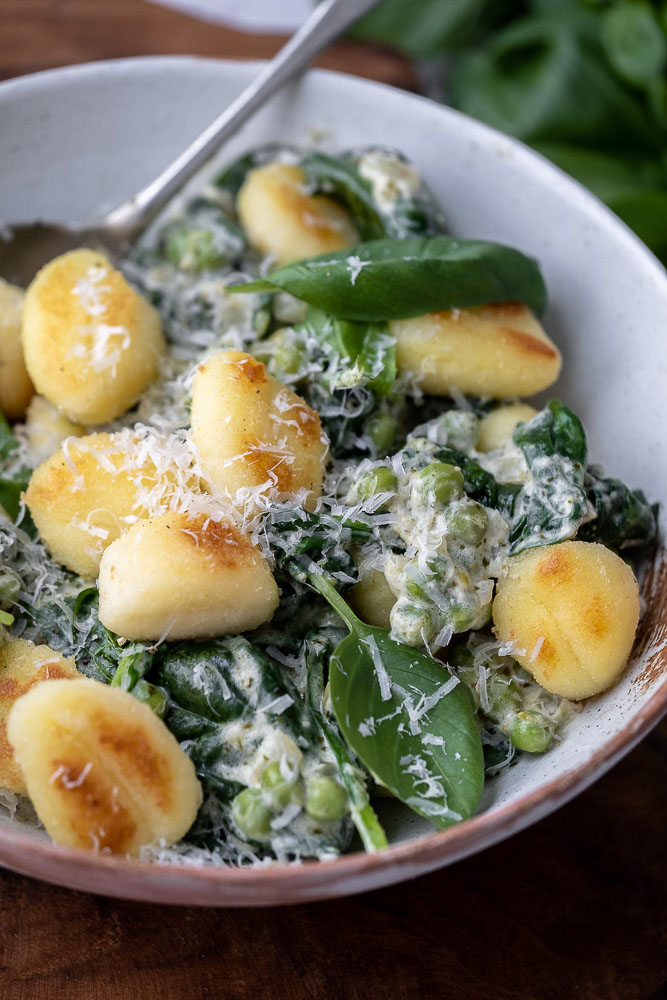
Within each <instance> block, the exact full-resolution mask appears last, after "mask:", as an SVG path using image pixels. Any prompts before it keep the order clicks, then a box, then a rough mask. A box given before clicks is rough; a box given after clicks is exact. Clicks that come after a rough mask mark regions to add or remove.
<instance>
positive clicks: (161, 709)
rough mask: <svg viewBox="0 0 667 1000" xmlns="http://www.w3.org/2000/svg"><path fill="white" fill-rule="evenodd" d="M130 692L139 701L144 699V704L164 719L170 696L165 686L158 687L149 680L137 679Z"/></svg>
mask: <svg viewBox="0 0 667 1000" xmlns="http://www.w3.org/2000/svg"><path fill="white" fill-rule="evenodd" d="M130 694H132V695H134V697H135V698H136V699H137V700H138V701H143V702H144V704H146V705H148V707H149V708H151V709H152V710H153V711H154V712H155V714H156V715H157V717H158V718H159V719H163V718H164V717H165V715H166V714H167V708H168V707H169V698H168V696H167V692H166V691H164V690H163V688H160V687H156V686H155V684H149V683H148V681H145V680H143V679H142V680H139V681H137V683H136V684H135V685H134V687H133V688H132V690H131V691H130Z"/></svg>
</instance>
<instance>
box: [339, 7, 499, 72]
mask: <svg viewBox="0 0 667 1000" xmlns="http://www.w3.org/2000/svg"><path fill="white" fill-rule="evenodd" d="M498 6H499V0H448V2H447V3H443V2H442V0H420V2H419V6H418V7H415V2H414V0H384V3H381V4H380V5H379V6H378V7H376V8H375V9H374V10H372V11H371V12H370V13H369V14H366V16H365V17H363V18H362V19H361V20H360V21H359V22H358V23H357V24H355V25H354V27H353V28H352V29H351V31H350V34H352V35H354V36H356V37H357V38H370V39H372V40H373V41H380V42H382V43H383V44H385V45H391V46H393V47H395V48H398V49H400V50H401V51H403V52H408V53H410V55H413V56H419V57H422V58H423V57H426V58H428V57H431V56H438V55H441V54H442V53H443V52H447V51H451V50H452V49H454V48H455V47H456V46H458V45H460V44H461V42H462V41H463V40H466V39H468V38H469V36H470V35H471V34H472V33H473V31H474V29H475V27H476V26H477V24H478V22H479V20H480V19H481V18H482V16H483V15H487V16H489V14H488V13H487V12H490V13H492V12H493V8H494V7H498ZM500 6H503V7H504V6H505V4H500Z"/></svg>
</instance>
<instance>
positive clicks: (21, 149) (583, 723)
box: [0, 57, 667, 906]
mask: <svg viewBox="0 0 667 1000" xmlns="http://www.w3.org/2000/svg"><path fill="white" fill-rule="evenodd" d="M256 69H257V67H256V66H253V65H252V64H247V63H246V64H242V63H229V62H216V61H209V60H198V59H190V58H181V57H175V58H174V57H166V58H162V57H158V58H149V59H133V60H121V61H114V62H107V63H96V64H93V65H87V66H79V67H73V68H69V69H64V70H55V71H50V72H46V73H40V74H37V75H35V76H32V77H24V78H22V79H19V80H15V81H10V82H9V83H4V84H2V85H0V135H1V136H2V138H3V153H2V159H1V161H0V223H2V222H8V221H21V220H25V221H28V220H32V219H35V218H43V219H47V220H68V221H74V220H77V221H89V220H90V219H93V218H95V217H96V216H97V215H98V214H99V213H101V212H102V211H104V210H106V209H108V208H111V207H114V206H115V205H116V204H117V203H118V202H120V201H121V200H122V199H124V198H125V197H127V196H129V195H131V194H132V193H133V192H134V191H135V190H137V189H138V188H139V187H140V186H141V185H143V184H144V183H145V182H146V181H148V180H150V179H151V178H152V177H153V176H154V175H155V174H156V173H157V172H158V170H159V169H160V168H161V167H162V166H163V165H164V164H165V163H166V162H167V161H168V160H169V159H170V158H171V157H173V156H174V155H175V154H176V153H178V152H180V150H181V149H182V148H183V146H184V145H185V144H186V143H187V142H188V141H189V139H190V138H192V137H193V136H194V135H195V134H196V133H197V132H198V131H199V130H200V129H201V128H202V127H203V126H204V125H206V124H207V123H208V122H209V121H210V120H211V119H212V118H213V117H214V115H215V114H216V113H217V112H218V111H219V110H220V108H221V107H222V106H224V105H225V104H226V103H227V102H228V101H229V100H230V99H231V98H232V97H233V96H235V95H236V94H237V93H238V92H239V91H240V90H241V89H242V87H243V86H244V84H245V83H246V82H247V81H248V80H249V79H250V77H251V76H252V74H253V73H255V72H256ZM315 137H317V138H318V139H319V141H321V142H322V143H323V144H324V146H325V147H328V148H333V149H335V148H344V147H354V146H366V145H369V144H384V145H389V146H394V147H397V148H399V149H401V150H403V152H405V153H406V154H407V155H408V156H409V157H410V158H411V159H412V160H413V161H414V162H415V163H416V164H417V165H418V167H419V168H420V170H421V172H422V173H423V175H424V177H425V179H426V181H427V182H428V184H429V185H430V187H431V188H432V189H433V191H434V192H435V194H436V196H437V197H438V199H439V201H440V202H441V204H442V205H443V207H444V209H445V212H446V215H447V219H448V222H449V226H450V229H451V231H452V232H454V233H458V234H460V235H465V236H470V237H477V238H480V239H491V240H497V241H500V242H506V243H509V244H512V245H514V246H517V247H519V248H520V249H522V250H523V251H525V252H528V253H530V254H532V255H534V256H535V257H537V258H538V259H539V260H540V262H541V264H542V268H543V271H544V274H545V277H546V280H547V285H548V287H549V291H550V298H551V306H550V309H549V312H548V314H547V317H546V326H547V328H548V329H549V332H550V333H551V335H552V336H553V337H554V339H555V340H556V341H557V343H558V344H559V345H560V346H561V348H562V350H563V354H564V358H565V365H564V373H563V377H562V379H561V383H562V384H559V385H558V387H557V390H556V391H557V392H558V393H559V394H560V395H561V397H562V398H564V399H565V400H566V401H568V402H569V403H571V404H572V406H573V407H574V409H575V410H576V411H577V412H578V413H579V414H580V415H581V416H582V418H583V420H584V422H585V424H586V427H587V429H588V432H589V442H590V450H591V454H592V455H593V456H594V457H595V459H596V460H597V461H600V462H601V463H603V464H606V466H607V468H608V469H609V471H610V472H613V474H615V475H618V476H620V477H622V478H624V479H625V480H626V481H628V482H629V483H631V484H632V485H633V486H641V487H643V488H644V489H645V491H646V492H647V494H648V495H649V496H650V497H651V499H652V500H662V501H664V500H665V499H666V498H667V461H666V454H665V452H666V445H665V434H664V426H665V409H666V407H665V395H666V393H665V388H666V386H667V383H666V381H665V376H666V373H667V338H666V337H665V330H666V329H667V277H666V275H665V272H664V270H663V268H662V267H661V266H660V264H659V263H658V262H657V261H656V260H655V259H654V258H653V257H652V256H651V254H650V253H649V252H648V251H647V250H646V249H645V247H644V246H643V245H642V244H641V243H640V242H639V241H638V240H637V239H636V238H635V237H634V236H633V235H632V233H631V232H630V231H629V230H628V229H627V228H626V227H625V226H624V225H623V224H622V223H621V222H619V221H618V220H617V219H616V218H615V217H614V216H613V215H612V214H611V213H610V212H609V211H607V209H605V208H604V206H602V205H601V204H600V203H599V202H598V201H596V200H595V199H594V198H593V197H592V196H591V195H590V194H588V193H587V192H586V191H584V190H583V189H582V188H581V187H579V185H577V184H576V183H575V182H574V181H571V180H570V179H568V178H567V177H566V176H565V175H564V174H562V173H560V172H559V171H558V170H557V169H556V168H554V167H552V166H551V165H550V164H548V163H547V162H546V161H545V160H543V159H542V158H541V157H539V156H537V155H536V154H534V153H532V152H531V151H529V150H527V149H526V148H525V147H523V146H522V145H521V144H519V143H517V142H514V141H513V140H511V139H508V138H506V137H504V136H502V135H500V134H499V133H497V132H494V131H493V130H492V129H489V128H486V127H485V126H483V125H480V124H478V123H476V122H474V121H471V120H470V119H468V118H466V117H464V116H462V115H460V114H457V113H456V112H453V111H451V110H448V109H446V108H443V107H440V106H439V105H436V104H433V103H431V102H429V101H426V100H423V99H420V98H417V97H413V96H411V95H409V94H406V93H403V92H400V91H397V90H393V89H392V88H390V87H386V86H382V85H380V84H374V83H368V82H366V81H362V80H357V79H354V78H352V77H347V76H343V75H339V74H335V73H325V72H312V73H310V74H308V76H307V77H305V78H304V79H303V80H301V81H300V82H298V83H296V84H294V85H293V86H291V87H289V88H288V89H286V90H284V91H283V92H282V93H280V94H279V95H278V96H277V97H276V98H275V99H274V100H273V102H272V103H271V104H270V105H269V106H268V107H266V108H265V109H264V110H263V111H262V112H261V113H260V114H259V115H257V117H256V118H255V119H254V120H253V121H252V122H251V123H250V124H249V125H248V126H247V127H246V128H245V129H244V130H243V131H242V132H241V133H240V134H239V136H238V137H237V138H236V139H234V140H233V141H232V142H230V143H229V144H228V145H227V147H226V149H225V152H224V156H223V157H222V159H231V158H232V157H234V156H235V155H237V154H238V153H240V152H242V151H245V150H246V149H248V148H251V147H252V146H255V145H259V144H261V143H264V142H267V141H271V140H280V141H284V142H294V143H310V142H312V141H313V140H314V138H315ZM642 587H643V592H644V595H645V598H646V601H647V605H648V611H647V614H646V616H645V617H644V620H643V622H642V625H641V628H640V635H639V638H638V642H637V646H636V651H635V654H634V655H633V659H632V661H631V664H630V666H629V668H628V670H627V671H626V673H625V675H624V677H623V679H622V680H621V682H620V684H619V685H617V687H615V688H614V690H613V691H611V692H609V693H607V694H606V695H603V696H601V697H598V698H594V699H591V700H590V701H589V702H587V703H586V706H585V708H584V709H583V711H582V712H581V713H580V714H579V715H578V716H577V717H576V718H575V719H574V721H573V722H572V723H571V724H570V726H569V728H568V732H567V738H566V739H565V740H564V741H563V742H562V743H560V744H559V745H558V746H556V747H555V748H554V749H552V750H551V751H550V752H549V753H548V754H546V755H545V756H543V757H537V758H533V759H531V758H528V757H523V758H522V759H521V760H520V761H519V762H518V764H517V765H516V766H515V767H513V768H511V769H510V771H509V772H508V773H507V774H505V775H504V776H502V778H500V779H496V780H493V779H492V780H490V781H488V782H487V787H486V790H485V794H484V800H483V803H482V808H481V810H480V813H479V814H478V815H477V816H475V817H474V818H473V819H471V820H469V821H468V822H466V823H464V824H462V825H460V826H458V827H453V828H452V829H450V830H446V831H443V832H439V833H436V832H433V830H432V828H431V827H430V826H428V824H426V823H425V822H424V821H423V820H421V819H420V818H419V817H417V816H415V815H413V814H411V813H408V812H407V811H405V810H403V809H402V808H399V807H397V806H396V805H395V804H388V805H386V807H385V808H386V813H384V814H383V820H384V821H385V822H386V825H387V828H388V830H389V831H390V835H391V840H392V846H391V847H390V848H388V849H387V850H385V851H383V852H381V853H379V854H377V855H374V856H368V855H364V854H361V853H354V854H349V855H345V856H344V857H342V858H339V859H338V860H335V861H327V862H321V863H319V862H308V863H305V864H301V865H291V866H287V865H278V864H276V865H272V866H267V867H261V868H254V869H240V870H239V869H229V868H206V869H197V868H190V867H173V866H172V867H168V866H164V865H154V864H153V865H149V864H144V863H139V862H134V861H128V860H124V859H119V858H112V857H102V856H98V855H95V854H88V853H84V852H78V851H73V850H68V849H65V848H60V847H57V846H55V845H53V844H51V843H50V842H49V841H48V839H47V838H46V837H45V836H44V835H43V834H40V833H39V832H37V831H35V830H32V829H29V828H27V827H21V826H20V825H19V824H10V823H9V822H8V821H6V820H2V821H0V864H3V865H5V866H6V867H8V868H12V869H14V870H15V871H18V872H23V873H24V874H27V875H32V876H34V877H36V878H40V879H44V880H46V881H50V882H55V883H58V884H61V885H65V886H69V887H71V888H75V889H84V890H88V891H91V892H99V893H106V894H108V895H112V896H120V897H125V898H128V899H138V900H147V901H154V902H163V903H181V904H188V905H193V904H201V905H209V906H211V905H212V906H268V905H276V904H283V903H296V902H305V901H308V900H316V899H324V898H327V897H333V896H341V895H345V894H349V893H355V892H362V891H364V890H367V889H372V888H377V887H379V886H383V885H388V884H391V883H394V882H399V881H401V880H403V879H407V878H412V877H414V876H416V875H421V874H424V873H425V872H428V871H432V870H434V869H436V868H439V867H442V866H443V865H446V864H450V863H451V862H453V861H456V860H458V859H459V858H463V857H466V856H467V855H469V854H473V853H474V852H476V851H479V850H482V849H483V848H485V847H488V846H490V845H491V844H494V843H496V842H497V841H499V840H501V839H503V838H504V837H508V836H510V835H511V834H512V833H514V832H516V831H517V830H520V829H522V828H523V827H525V826H527V825H529V824H530V823H533V822H535V821H536V820H538V819H540V818H541V817H543V816H545V815H546V814H547V813H549V812H550V811H552V810H553V809H555V808H557V807H558V806H559V805H562V804H563V803H564V802H566V801H567V800H568V799H569V798H571V797H572V796H573V795H575V794H577V793H578V792H580V791H582V790H583V789H584V788H586V787H587V786H588V785H590V784H591V782H593V781H594V780H595V779H596V778H598V777H599V776H600V775H601V774H603V773H604V772H605V771H606V770H607V769H608V768H610V767H611V766H612V765H613V764H614V763H615V762H616V761H617V760H618V759H619V758H620V757H621V756H623V754H625V753H627V752H628V751H629V750H630V749H631V748H632V747H633V746H634V745H635V744H636V743H637V742H638V741H639V740H640V739H641V737H642V736H643V735H644V734H645V733H646V732H648V730H649V729H650V728H651V727H652V726H654V725H655V724H656V722H657V721H658V720H659V719H660V717H661V716H662V715H663V714H664V712H665V711H666V710H667V656H666V655H665V653H664V652H663V650H664V648H665V645H666V644H667V611H666V610H665V604H666V601H665V597H666V596H667V562H666V561H665V560H664V559H663V557H662V555H661V554H660V553H659V554H658V556H657V557H656V559H655V561H654V563H653V565H652V566H651V567H649V568H648V570H647V572H646V574H645V577H644V580H643V584H642Z"/></svg>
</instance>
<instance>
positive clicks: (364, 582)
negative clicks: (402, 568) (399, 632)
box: [347, 569, 396, 629]
mask: <svg viewBox="0 0 667 1000" xmlns="http://www.w3.org/2000/svg"><path fill="white" fill-rule="evenodd" d="M347 599H348V601H349V603H350V606H351V608H352V610H353V611H354V613H355V615H357V617H358V618H361V620H362V621H363V622H366V624H367V625H376V626H377V627H378V628H386V629H390V628H391V619H390V615H391V609H392V608H393V606H394V604H396V594H394V592H393V591H392V589H391V588H390V586H389V584H388V583H387V578H386V577H385V575H384V573H381V572H380V570H377V569H372V570H370V571H369V572H368V573H365V574H364V576H362V577H361V579H360V581H359V583H357V584H355V586H354V587H352V589H351V590H350V591H348V593H347Z"/></svg>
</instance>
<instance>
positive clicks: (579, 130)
mask: <svg viewBox="0 0 667 1000" xmlns="http://www.w3.org/2000/svg"><path fill="white" fill-rule="evenodd" d="M354 33H355V34H356V35H357V36H358V37H363V38H367V39H373V40H375V41H379V42H382V43H384V44H387V45H391V46H393V47H394V48H396V49H398V50H400V51H401V52H403V53H405V54H407V55H409V56H411V57H413V58H415V59H417V60H418V61H419V62H421V64H422V65H426V66H427V67H428V76H429V79H430V80H431V81H432V80H433V79H434V78H435V79H436V81H437V83H436V87H435V93H434V94H432V95H431V96H436V97H438V98H439V99H441V100H443V101H447V102H448V103H450V104H452V105H453V106H454V107H456V108H459V109H460V110H461V111H465V112H466V113H467V114H469V115H472V116H473V117H475V118H479V119H481V120H482V121H485V122H488V124H490V125H493V126H494V127H495V128H498V129H500V130H501V131H503V132H508V133H509V134H510V135H514V136H516V137H517V138H519V139H522V140H523V141H524V142H526V143H528V144H529V145H531V146H533V147H534V148H535V149H537V150H539V151H540V152H541V153H543V154H544V155H545V156H547V157H549V158H550V159H551V160H553V161H554V162H555V163H557V164H558V166H560V167H562V169H563V170H566V171H567V172H568V173H570V174H572V175H573V176H574V177H576V178H577V179H578V180H579V181H581V182H582V183H583V184H585V185H586V186H587V187H589V188H590V189H591V190H592V191H593V192H594V193H595V194H596V195H597V196H598V197H599V198H601V199H602V200H603V201H604V202H606V203H607V205H609V207H610V208H611V209H612V210H613V211H614V212H616V213H617V214H618V215H619V216H620V217H621V218H622V219H623V220H624V221H625V222H627V223H628V225H629V226H631V228H632V229H634V230H635V232H636V233H637V234H638V235H639V236H640V238H641V239H642V240H644V242H645V243H646V244H647V245H648V246H649V247H650V248H651V250H653V252H654V253H655V254H657V256H658V257H660V259H661V260H662V261H663V263H667V0H662V2H653V3H651V2H648V0H384V2H383V3H381V4H380V6H379V7H377V8H376V9H375V10H374V11H373V12H372V13H371V14H369V15H368V16H367V17H366V18H364V20H363V21H361V22H359V24H358V25H357V26H356V28H355V29H354ZM431 89H433V88H431Z"/></svg>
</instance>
